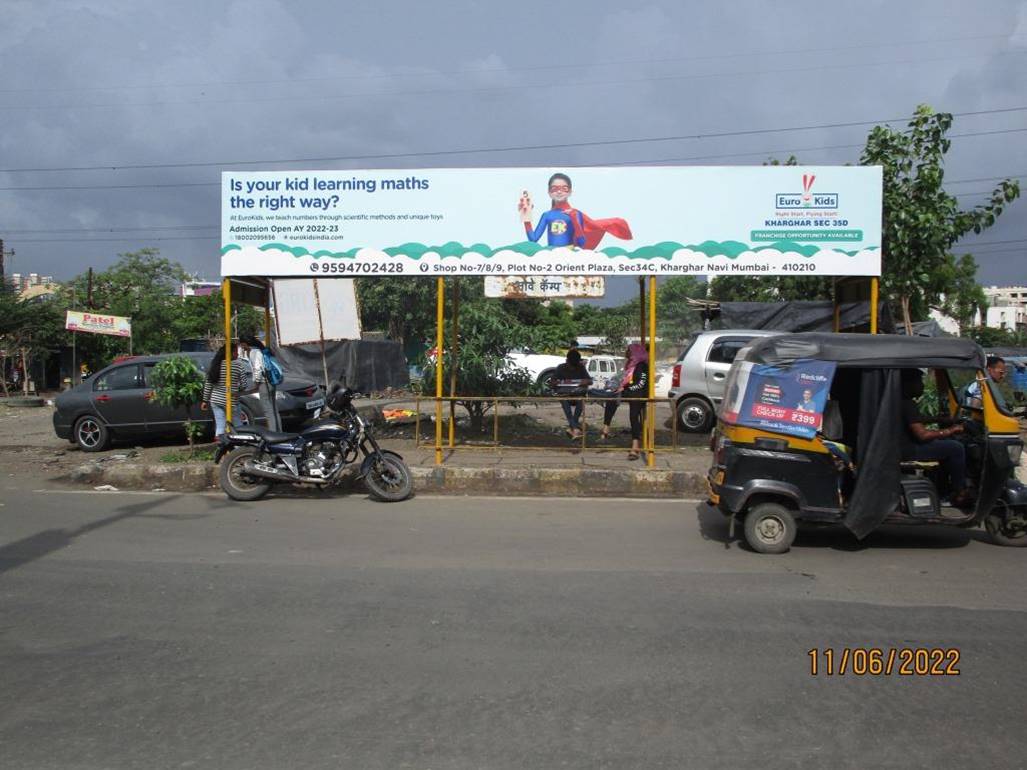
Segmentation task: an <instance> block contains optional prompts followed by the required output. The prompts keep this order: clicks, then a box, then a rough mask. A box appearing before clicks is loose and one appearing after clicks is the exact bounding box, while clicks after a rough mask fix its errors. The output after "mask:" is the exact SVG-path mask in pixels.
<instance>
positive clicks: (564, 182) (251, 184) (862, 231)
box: [221, 166, 881, 277]
mask: <svg viewBox="0 0 1027 770" xmlns="http://www.w3.org/2000/svg"><path fill="white" fill-rule="evenodd" d="M221 212H222V216H221V273H222V275H269V276H289V275H306V276H308V277H310V276H313V275H321V276H346V277H353V276H358V275H545V276H555V275H647V274H652V275H688V274H701V275H880V273H881V251H880V247H881V169H880V167H877V166H801V167H797V166H758V167H748V166H727V167H699V166H677V167H631V168H598V167H589V168H476V169H418V170H415V171H407V170H398V169H391V170H368V171H258V172H236V171H231V172H224V173H223V174H222V192H221Z"/></svg>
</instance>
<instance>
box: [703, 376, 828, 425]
mask: <svg viewBox="0 0 1027 770" xmlns="http://www.w3.org/2000/svg"><path fill="white" fill-rule="evenodd" d="M835 366H836V364H835V363H834V362H833V361H819V360H814V359H809V358H804V359H797V360H795V361H790V362H788V363H781V364H773V365H771V364H756V363H753V362H751V361H737V362H736V363H735V365H734V366H732V367H731V371H730V373H729V374H728V379H727V383H726V385H725V391H724V400H723V402H722V403H721V407H720V415H719V416H720V419H721V420H723V421H724V422H725V423H727V424H728V425H742V426H746V427H750V428H758V429H761V430H767V431H772V432H774V433H784V434H787V435H791V436H799V437H802V438H807V439H811V438H813V437H814V436H816V434H817V431H818V430H820V428H821V427H822V425H823V422H824V410H825V409H826V407H827V402H828V399H829V398H830V393H831V383H832V382H833V381H834V373H835Z"/></svg>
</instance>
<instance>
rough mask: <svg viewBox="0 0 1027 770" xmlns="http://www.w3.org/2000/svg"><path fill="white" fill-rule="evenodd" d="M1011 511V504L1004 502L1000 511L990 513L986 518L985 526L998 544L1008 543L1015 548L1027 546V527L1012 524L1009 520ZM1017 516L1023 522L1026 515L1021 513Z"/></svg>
mask: <svg viewBox="0 0 1027 770" xmlns="http://www.w3.org/2000/svg"><path fill="white" fill-rule="evenodd" d="M1010 513H1012V511H1010V509H1009V506H1008V505H1005V504H1002V506H1001V509H1000V511H999V512H998V513H992V514H989V515H988V516H987V517H986V518H985V519H984V528H985V529H986V530H987V531H988V534H989V535H990V536H991V539H992V540H994V541H995V543H996V544H997V545H1008V546H1012V547H1014V548H1024V547H1027V527H1023V526H1012V525H1010V524H1009V522H1008V521H1007V518H1008V515H1009V514H1010ZM1015 518H1017V519H1018V520H1019V521H1021V522H1022V521H1023V520H1024V515H1023V513H1021V514H1020V515H1019V516H1017V517H1015Z"/></svg>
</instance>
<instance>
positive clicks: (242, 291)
mask: <svg viewBox="0 0 1027 770" xmlns="http://www.w3.org/2000/svg"><path fill="white" fill-rule="evenodd" d="M312 280H314V281H316V280H318V279H316V278H314V279H312ZM647 283H648V292H647V286H646V284H647ZM638 286H639V299H640V302H639V310H640V318H639V328H640V335H639V336H640V338H641V342H642V343H643V344H646V346H647V348H648V353H649V380H648V382H649V392H648V394H647V399H646V419H645V424H644V428H643V431H642V451H643V452H645V456H646V465H647V466H648V467H653V466H654V465H655V464H656V276H655V275H650V276H648V278H646V277H639V279H638ZM879 286H880V279H879V278H878V277H876V276H849V277H844V278H836V279H835V281H834V331H835V332H837V331H839V324H840V313H841V304H842V303H843V302H855V301H867V302H869V303H870V334H877V322H878V302H879V294H880V289H879ZM436 292H437V295H436V319H435V320H436V330H435V333H436V338H435V339H436V343H435V344H436V351H437V352H436V356H435V464H436V465H441V464H442V450H443V443H442V401H443V399H444V398H446V397H445V396H444V395H443V383H442V379H443V371H442V363H443V355H442V354H443V350H445V309H446V279H445V278H444V277H442V276H439V277H438V278H436ZM221 294H222V300H223V302H224V315H225V359H226V360H227V361H228V362H229V365H228V366H227V367H226V368H225V417H226V419H227V420H228V421H229V422H231V420H232V367H231V361H232V360H233V358H232V356H231V355H230V352H231V351H230V346H231V345H232V344H233V343H232V303H233V302H240V303H243V304H247V305H254V306H257V307H263V308H264V333H265V339H268V340H270V339H271V305H270V301H271V279H270V278H269V277H266V276H263V277H260V276H248V277H238V276H235V277H224V278H222V281H221ZM647 294H648V297H647ZM647 307H648V313H647V312H646V310H647ZM318 313H320V303H318ZM459 332H460V293H459V291H457V292H456V293H455V295H454V302H453V345H452V347H451V351H450V355H451V356H452V357H453V359H452V360H453V361H454V366H453V367H452V374H451V377H450V395H449V400H450V403H452V399H453V398H455V397H456V385H457V369H458V367H457V366H456V365H455V363H456V362H457V360H458V355H459V341H458V340H459ZM647 332H648V333H647ZM322 337H323V334H322ZM322 344H323V343H322ZM453 422H454V421H453V420H450V430H451V431H452V430H453Z"/></svg>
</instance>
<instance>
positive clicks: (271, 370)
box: [263, 348, 285, 386]
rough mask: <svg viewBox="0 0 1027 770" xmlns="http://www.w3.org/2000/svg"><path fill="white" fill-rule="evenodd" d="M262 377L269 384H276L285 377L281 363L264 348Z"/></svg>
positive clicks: (279, 383) (280, 382)
mask: <svg viewBox="0 0 1027 770" xmlns="http://www.w3.org/2000/svg"><path fill="white" fill-rule="evenodd" d="M263 352H264V379H265V380H266V381H267V383H268V384H269V385H274V386H278V385H281V384H282V380H284V379H285V372H284V371H283V370H282V365H281V364H280V363H278V359H276V358H275V357H274V356H273V355H271V351H270V350H268V349H267V348H264V351H263Z"/></svg>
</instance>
